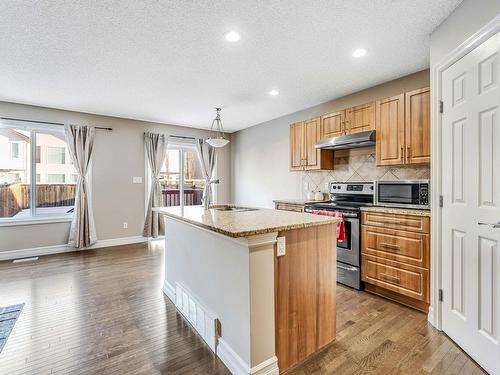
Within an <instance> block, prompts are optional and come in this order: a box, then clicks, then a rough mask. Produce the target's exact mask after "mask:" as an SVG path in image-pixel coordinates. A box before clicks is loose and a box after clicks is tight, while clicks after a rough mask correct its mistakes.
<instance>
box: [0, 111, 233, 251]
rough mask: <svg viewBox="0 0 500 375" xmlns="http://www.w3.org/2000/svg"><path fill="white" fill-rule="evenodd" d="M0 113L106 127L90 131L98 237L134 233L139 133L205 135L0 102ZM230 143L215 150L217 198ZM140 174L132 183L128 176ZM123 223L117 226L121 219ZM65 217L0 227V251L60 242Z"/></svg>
mask: <svg viewBox="0 0 500 375" xmlns="http://www.w3.org/2000/svg"><path fill="white" fill-rule="evenodd" d="M0 116H2V117H15V118H22V119H29V120H38V121H55V122H63V123H67V122H69V123H73V124H82V125H86V124H88V125H96V126H104V127H112V128H113V131H111V132H107V131H102V130H99V131H98V132H97V135H96V141H95V151H94V165H93V169H92V186H93V206H94V215H95V222H96V226H97V236H98V238H99V239H100V240H105V239H114V238H123V237H131V236H140V235H141V233H142V225H143V220H144V209H145V208H144V207H145V186H146V184H145V176H146V162H145V151H144V143H143V133H144V131H146V130H149V131H155V132H161V133H165V134H175V135H186V136H195V137H206V136H207V131H205V130H198V129H191V128H186V127H179V126H172V125H164V124H158V123H150V122H144V121H136V120H126V119H120V118H116V117H107V116H99V115H91V114H85V113H78V112H71V111H63V110H57V109H48V108H42V107H34V106H28V105H22V104H13V103H6V102H0ZM230 147H231V143H230V144H229V146H226V147H225V148H224V149H222V151H220V153H219V155H218V160H219V166H218V174H219V178H220V180H221V185H220V186H219V187H218V191H217V200H218V202H227V201H229V197H230V194H229V188H230V163H229V156H230V152H231V151H230ZM134 176H141V177H143V183H142V184H133V183H132V177H134ZM125 221H126V222H128V229H123V228H122V226H123V222H125ZM68 231H69V223H57V224H36V225H23V226H17V227H13V226H3V227H0V251H7V250H16V249H27V248H32V247H41V246H51V245H61V244H65V243H66V241H67V238H68Z"/></svg>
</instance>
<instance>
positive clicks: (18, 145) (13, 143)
mask: <svg viewBox="0 0 500 375" xmlns="http://www.w3.org/2000/svg"><path fill="white" fill-rule="evenodd" d="M14 145H16V146H17V156H12V151H13V146H14ZM10 158H11V159H16V160H17V159H20V158H21V145H20V143H19V142H10Z"/></svg>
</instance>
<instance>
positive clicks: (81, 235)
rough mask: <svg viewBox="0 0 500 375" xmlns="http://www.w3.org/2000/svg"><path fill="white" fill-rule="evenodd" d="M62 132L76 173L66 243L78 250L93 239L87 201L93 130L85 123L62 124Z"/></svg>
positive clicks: (92, 215) (92, 241)
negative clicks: (74, 191)
mask: <svg viewBox="0 0 500 375" xmlns="http://www.w3.org/2000/svg"><path fill="white" fill-rule="evenodd" d="M64 134H65V137H66V143H67V145H68V150H69V153H70V155H71V160H72V161H73V165H74V166H75V169H76V172H77V174H78V179H77V183H76V196H75V209H74V213H73V220H72V222H71V230H70V233H69V241H68V243H69V244H70V245H71V246H73V247H75V248H77V249H81V248H85V247H88V246H90V245H93V244H94V243H95V242H96V241H97V236H96V230H95V224H94V214H93V211H92V203H91V201H90V199H91V198H90V196H91V191H90V189H91V187H90V185H89V183H88V171H89V166H90V163H91V161H92V150H93V148H94V137H95V129H94V128H92V127H89V126H76V125H65V126H64Z"/></svg>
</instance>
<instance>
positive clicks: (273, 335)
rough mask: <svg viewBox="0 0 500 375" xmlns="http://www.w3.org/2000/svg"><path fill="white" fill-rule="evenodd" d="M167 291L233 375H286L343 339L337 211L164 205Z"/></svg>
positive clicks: (165, 284)
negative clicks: (339, 334) (338, 330)
mask: <svg viewBox="0 0 500 375" xmlns="http://www.w3.org/2000/svg"><path fill="white" fill-rule="evenodd" d="M155 210H156V211H158V212H160V213H161V214H163V215H164V217H165V224H166V225H165V228H166V229H165V231H166V233H165V241H166V246H165V282H164V287H163V289H164V292H165V294H166V295H167V296H168V297H169V298H170V299H171V300H172V301H173V302H174V303H175V305H176V307H177V309H178V310H179V311H180V312H181V313H182V314H183V315H184V316H185V317H186V319H187V320H188V321H189V322H190V323H191V324H192V326H193V327H194V328H195V329H196V330H197V331H198V333H199V334H200V335H201V337H202V338H203V339H204V340H205V341H206V342H207V344H208V346H209V347H210V348H211V349H212V350H213V351H214V352H215V353H216V354H217V356H219V357H220V359H221V360H222V361H223V362H224V363H225V364H226V366H227V367H228V368H229V370H230V371H231V372H232V373H233V374H278V373H281V372H283V371H285V370H286V369H288V368H290V367H291V366H294V365H295V364H297V363H299V362H301V361H303V360H304V359H305V358H306V357H308V356H309V355H311V354H313V353H314V352H316V351H317V350H318V349H320V348H321V347H323V346H325V345H327V344H329V343H330V342H332V341H333V340H334V339H335V315H336V314H335V292H336V223H337V220H338V219H336V218H331V217H324V216H315V215H311V214H307V213H298V212H288V211H278V210H270V209H249V208H243V207H241V208H238V207H234V206H213V207H212V208H211V209H209V210H204V209H203V207H200V206H185V207H160V208H156V209H155Z"/></svg>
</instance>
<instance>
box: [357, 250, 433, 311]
mask: <svg viewBox="0 0 500 375" xmlns="http://www.w3.org/2000/svg"><path fill="white" fill-rule="evenodd" d="M362 264H363V266H362V279H363V281H364V282H366V283H370V284H373V285H377V286H379V287H382V288H385V289H388V290H391V291H393V292H396V293H398V294H401V295H405V296H408V297H410V298H414V299H416V300H419V301H423V302H427V303H428V302H429V282H428V280H429V271H428V270H426V269H422V268H419V267H413V266H409V265H405V264H402V263H398V262H393V261H389V260H387V259H382V258H378V257H373V256H370V255H366V254H365V255H364V256H363V260H362Z"/></svg>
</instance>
